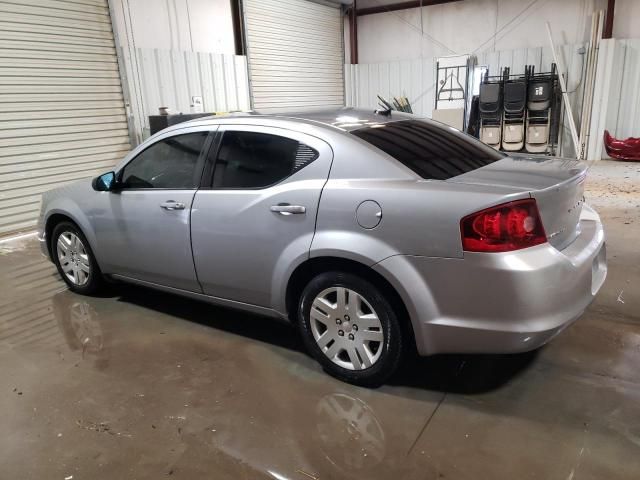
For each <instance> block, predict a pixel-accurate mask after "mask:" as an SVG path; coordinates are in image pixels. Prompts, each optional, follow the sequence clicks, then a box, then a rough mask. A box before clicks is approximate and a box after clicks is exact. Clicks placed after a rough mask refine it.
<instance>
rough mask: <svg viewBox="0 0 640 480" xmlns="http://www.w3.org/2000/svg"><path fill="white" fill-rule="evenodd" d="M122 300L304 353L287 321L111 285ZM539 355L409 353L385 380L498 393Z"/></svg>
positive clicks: (446, 389)
mask: <svg viewBox="0 0 640 480" xmlns="http://www.w3.org/2000/svg"><path fill="white" fill-rule="evenodd" d="M110 290H111V293H108V294H107V295H111V296H113V297H117V300H118V301H120V302H126V303H131V304H135V305H138V306H141V307H144V308H147V309H150V310H155V311H158V312H161V313H164V314H167V315H171V316H174V317H177V318H181V319H184V320H187V321H189V322H194V323H198V324H200V325H205V326H208V327H211V328H215V329H219V330H223V331H225V332H228V333H233V334H235V335H239V336H242V337H245V338H248V339H252V340H256V341H259V342H263V343H267V344H271V345H275V346H278V347H282V348H287V349H289V350H292V351H296V352H305V349H304V346H303V344H302V341H301V339H300V337H299V336H298V332H297V330H296V329H295V328H293V327H292V326H291V325H290V324H289V323H288V322H286V321H284V320H278V319H274V318H268V317H262V316H259V315H253V314H249V313H246V312H241V311H238V310H233V309H227V308H222V307H216V306H213V305H210V304H208V303H205V302H200V301H197V300H192V299H188V298H184V297H180V296H178V295H170V294H166V293H164V292H160V291H156V290H151V289H148V288H144V287H138V286H132V285H126V286H125V285H113V286H112V287H111V289H110ZM537 354H538V351H533V352H528V353H521V354H511V355H434V356H432V357H418V356H417V355H409V356H408V357H409V358H406V359H405V360H404V362H403V365H401V367H400V368H399V369H398V372H397V373H396V374H395V375H394V376H393V377H392V378H391V379H390V380H389V381H388V382H387V383H388V384H389V385H394V386H405V387H412V388H418V389H424V390H431V391H440V392H446V393H458V394H466V395H473V394H481V393H486V392H490V391H493V390H497V389H499V388H501V387H502V386H504V385H506V384H507V383H509V382H510V381H513V380H514V379H515V378H516V377H518V376H520V375H522V374H523V373H525V372H526V370H527V369H528V368H529V367H530V366H531V365H532V363H533V362H534V360H535V358H536V357H537Z"/></svg>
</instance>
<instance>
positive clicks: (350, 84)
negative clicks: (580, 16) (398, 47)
mask: <svg viewBox="0 0 640 480" xmlns="http://www.w3.org/2000/svg"><path fill="white" fill-rule="evenodd" d="M580 47H581V45H565V46H563V47H561V48H560V49H559V55H561V56H562V60H563V62H564V64H565V70H566V72H565V73H566V74H567V77H566V78H567V82H568V89H569V91H570V94H569V98H570V101H571V105H572V107H573V108H574V114H575V115H579V113H580V110H581V107H582V69H583V63H582V62H583V57H584V55H582V54H580V53H579V49H580ZM435 61H436V59H434V58H422V59H416V60H405V61H397V62H386V63H375V64H359V65H345V92H346V94H345V99H346V105H347V106H356V107H364V108H376V106H377V99H376V95H377V94H380V95H381V96H382V97H384V98H387V99H388V98H390V97H394V96H396V97H397V96H406V97H407V98H408V99H409V101H410V102H411V105H412V108H413V112H414V113H416V114H418V115H424V116H427V117H431V112H432V110H433V106H434V103H435ZM552 62H553V58H552V54H551V49H550V48H543V47H540V48H529V49H519V50H502V51H496V52H484V53H481V54H480V55H479V56H478V58H477V64H478V65H486V66H488V67H489V74H490V75H499V74H500V72H501V71H502V69H503V68H504V67H510V68H511V73H512V74H521V73H524V67H525V65H534V66H535V69H536V72H541V71H549V70H550V69H551V63H552ZM565 123H566V122H565ZM561 152H562V154H563V155H565V156H572V155H574V153H573V145H572V144H571V138H570V134H569V132H568V130H566V132H564V134H563V135H562V148H561Z"/></svg>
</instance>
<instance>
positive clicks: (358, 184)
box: [311, 137, 528, 265]
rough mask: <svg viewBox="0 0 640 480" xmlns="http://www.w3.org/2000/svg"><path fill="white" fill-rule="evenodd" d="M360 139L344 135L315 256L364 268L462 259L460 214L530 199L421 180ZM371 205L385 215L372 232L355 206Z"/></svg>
mask: <svg viewBox="0 0 640 480" xmlns="http://www.w3.org/2000/svg"><path fill="white" fill-rule="evenodd" d="M360 142H361V141H360V140H354V141H349V138H348V137H347V138H345V139H344V141H343V142H341V144H340V145H338V146H337V147H334V161H333V165H332V167H331V173H330V176H329V180H328V182H327V184H326V185H325V188H324V190H323V192H322V197H321V200H320V207H319V211H318V219H317V225H316V234H315V237H314V240H313V244H312V249H311V256H312V257H317V256H337V257H344V258H349V259H351V260H355V261H359V262H361V263H364V264H366V265H373V264H375V263H377V262H379V261H381V260H383V259H384V258H387V257H389V256H392V255H399V254H402V255H418V256H429V257H443V258H462V256H463V251H462V243H461V239H460V219H461V218H462V217H464V216H466V215H468V214H469V213H473V212H475V211H478V210H481V209H483V208H486V207H488V206H491V205H495V204H497V203H500V202H506V201H510V200H516V199H520V198H527V197H528V193H527V192H523V190H522V189H518V188H512V187H494V186H486V185H463V184H455V183H448V182H444V181H439V180H423V179H421V178H419V177H418V176H417V175H415V174H414V173H413V172H411V171H410V170H408V169H407V168H405V167H404V166H403V165H401V164H400V163H399V162H397V161H396V160H394V159H393V158H391V157H388V156H387V155H385V154H383V153H382V152H380V153H379V151H378V150H377V149H373V148H369V147H368V146H365V145H361V144H360ZM345 143H346V144H347V147H346V148H345V147H344V146H343V144H345ZM341 146H342V148H340V147H341ZM366 200H374V201H375V202H377V203H378V204H379V205H380V206H381V210H382V217H381V220H380V223H379V224H378V225H377V226H376V227H375V228H371V229H365V228H363V227H361V226H360V225H359V224H358V221H357V218H356V211H357V209H358V206H359V205H360V204H361V203H362V202H364V201H366Z"/></svg>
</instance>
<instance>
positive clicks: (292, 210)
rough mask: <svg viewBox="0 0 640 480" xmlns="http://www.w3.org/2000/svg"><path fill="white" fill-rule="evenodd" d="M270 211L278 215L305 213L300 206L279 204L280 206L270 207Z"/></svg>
mask: <svg viewBox="0 0 640 480" xmlns="http://www.w3.org/2000/svg"><path fill="white" fill-rule="evenodd" d="M271 211H272V212H276V213H279V214H280V215H293V214H300V213H306V211H307V209H306V208H305V207H303V206H302V205H289V204H286V203H281V204H280V205H271Z"/></svg>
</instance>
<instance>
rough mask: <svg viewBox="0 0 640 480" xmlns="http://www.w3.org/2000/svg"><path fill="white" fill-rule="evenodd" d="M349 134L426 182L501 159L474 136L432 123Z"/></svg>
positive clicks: (393, 124) (392, 125)
mask: <svg viewBox="0 0 640 480" xmlns="http://www.w3.org/2000/svg"><path fill="white" fill-rule="evenodd" d="M351 133H352V134H353V135H355V136H356V137H359V138H361V139H362V140H364V141H366V142H369V143H370V144H372V145H374V146H376V147H378V148H379V149H380V150H382V151H383V152H385V153H387V154H389V155H391V156H392V157H393V158H395V159H396V160H398V161H399V162H401V163H403V164H404V165H406V166H407V167H409V168H410V169H411V170H413V171H414V172H416V173H417V174H418V175H420V176H421V177H422V178H425V179H430V180H431V179H433V180H446V179H448V178H451V177H455V176H457V175H462V174H463V173H467V172H470V171H472V170H475V169H477V168H480V167H484V166H485V165H489V164H490V163H493V162H495V161H497V160H500V159H501V158H504V157H505V154H503V153H501V152H499V151H497V150H494V149H493V148H491V147H489V146H487V145H485V144H484V143H482V142H481V141H479V140H477V139H475V138H474V137H472V136H470V135H466V134H464V133H462V132H459V131H458V130H454V129H453V128H450V127H448V126H446V125H442V124H438V123H435V122H424V121H421V120H402V121H399V122H390V123H385V124H382V125H377V126H375V127H368V128H361V129H357V130H353V131H352V132H351Z"/></svg>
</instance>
